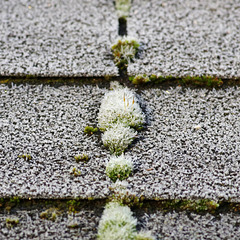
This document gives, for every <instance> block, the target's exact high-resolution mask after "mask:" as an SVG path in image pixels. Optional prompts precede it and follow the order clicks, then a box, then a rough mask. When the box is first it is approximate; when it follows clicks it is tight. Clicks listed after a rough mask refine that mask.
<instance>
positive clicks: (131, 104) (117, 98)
mask: <svg viewBox="0 0 240 240" xmlns="http://www.w3.org/2000/svg"><path fill="white" fill-rule="evenodd" d="M144 122H145V116H144V114H143V112H142V110H141V108H140V106H139V103H138V100H137V98H136V97H135V95H134V93H133V92H131V91H130V90H129V89H128V88H116V87H115V88H114V90H113V91H110V92H108V93H107V94H106V95H105V97H104V99H103V100H102V104H101V107H100V110H99V114H98V126H99V128H100V130H102V131H104V130H106V129H107V128H111V127H113V125H114V124H115V123H123V124H124V125H126V126H130V127H140V126H142V125H143V124H144Z"/></svg>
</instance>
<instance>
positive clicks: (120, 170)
mask: <svg viewBox="0 0 240 240" xmlns="http://www.w3.org/2000/svg"><path fill="white" fill-rule="evenodd" d="M132 170H133V164H132V160H131V158H130V157H127V156H124V155H123V154H122V155H121V156H119V157H116V156H111V158H110V160H109V162H108V164H107V167H106V174H107V175H108V177H109V178H110V179H111V180H112V181H113V182H115V181H116V180H117V179H119V180H124V179H126V178H127V177H128V176H129V174H130V173H131V172H132Z"/></svg>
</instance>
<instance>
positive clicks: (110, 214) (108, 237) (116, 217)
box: [98, 202, 137, 240]
mask: <svg viewBox="0 0 240 240" xmlns="http://www.w3.org/2000/svg"><path fill="white" fill-rule="evenodd" d="M136 225H137V220H136V219H135V218H134V217H133V216H132V212H131V210H130V208H129V207H127V206H121V205H120V204H119V203H117V202H111V203H108V204H107V205H106V207H105V210H104V212H103V215H102V218H101V220H100V222H99V227H98V239H99V240H120V239H121V240H131V239H134V238H135V235H136Z"/></svg>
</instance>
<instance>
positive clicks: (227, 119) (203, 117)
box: [0, 85, 240, 201]
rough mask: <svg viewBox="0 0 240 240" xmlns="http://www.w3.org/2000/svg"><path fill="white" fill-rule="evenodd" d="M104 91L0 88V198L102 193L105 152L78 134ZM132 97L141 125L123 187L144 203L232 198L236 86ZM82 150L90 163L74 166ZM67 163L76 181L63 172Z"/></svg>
mask: <svg viewBox="0 0 240 240" xmlns="http://www.w3.org/2000/svg"><path fill="white" fill-rule="evenodd" d="M107 91H108V90H107V89H106V88H99V87H98V86H93V85H87V86H82V87H80V86H62V87H59V88H55V87H50V86H43V85H39V86H32V85H26V86H23V85H20V86H16V85H13V86H12V87H8V86H6V85H1V88H0V97H1V103H0V108H1V114H0V124H1V126H0V139H1V141H0V178H1V182H0V196H1V197H3V196H5V197H7V196H13V195H17V196H22V197H38V198H68V197H69V198H70V197H77V196H79V197H82V198H88V197H95V198H104V197H106V196H108V195H109V193H110V192H109V189H108V187H109V185H110V184H111V181H110V180H109V179H108V178H107V176H106V174H105V166H106V162H107V161H108V159H109V157H110V153H109V151H108V150H107V149H104V147H103V145H102V142H101V139H100V138H98V136H97V135H92V136H90V137H89V136H86V135H85V134H83V130H84V128H85V126H86V125H96V124H97V113H98V110H99V107H100V103H101V100H102V98H103V95H104V93H106V92H107ZM139 96H140V98H141V99H142V101H143V103H144V104H145V107H146V115H147V118H148V122H149V123H148V125H147V130H145V131H142V132H139V138H138V141H136V142H135V143H134V144H132V145H131V146H130V148H129V149H128V150H127V152H126V153H127V154H129V155H130V156H131V157H132V158H133V161H134V172H133V175H132V176H130V177H129V178H128V179H127V181H128V182H129V185H130V189H132V191H133V192H136V194H137V195H144V196H145V197H146V198H149V199H154V198H156V197H157V198H163V199H169V198H171V199H174V198H210V199H211V198H212V199H216V200H231V201H239V200H240V191H239V188H240V180H239V170H240V166H239V163H240V124H239V119H240V113H239V109H240V101H239V97H240V89H239V87H229V88H226V89H221V90H215V89H213V90H207V89H188V88H181V87H175V88H169V89H168V90H162V89H157V88H156V89H146V90H142V91H141V92H140V93H139ZM84 152H86V153H87V154H88V155H89V156H90V161H89V162H88V163H78V164H77V163H76V161H75V160H74V156H75V155H77V154H82V153H84ZM22 154H31V156H32V159H31V160H30V161H26V160H24V159H23V158H19V157H18V156H19V155H22ZM74 166H75V167H77V168H79V170H80V171H81V175H80V176H77V177H72V176H71V175H70V172H69V171H70V170H71V168H72V167H74Z"/></svg>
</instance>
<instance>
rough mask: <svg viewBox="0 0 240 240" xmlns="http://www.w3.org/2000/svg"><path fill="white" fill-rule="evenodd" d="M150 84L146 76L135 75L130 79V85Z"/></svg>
mask: <svg viewBox="0 0 240 240" xmlns="http://www.w3.org/2000/svg"><path fill="white" fill-rule="evenodd" d="M148 82H150V79H149V77H148V76H147V75H145V74H143V75H137V76H135V77H134V78H133V79H132V83H133V84H135V85H138V84H144V83H148Z"/></svg>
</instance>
